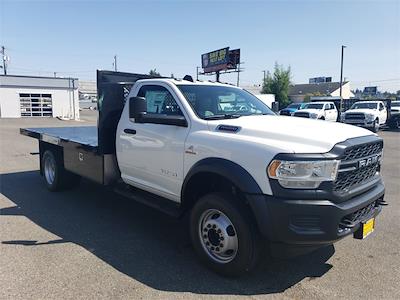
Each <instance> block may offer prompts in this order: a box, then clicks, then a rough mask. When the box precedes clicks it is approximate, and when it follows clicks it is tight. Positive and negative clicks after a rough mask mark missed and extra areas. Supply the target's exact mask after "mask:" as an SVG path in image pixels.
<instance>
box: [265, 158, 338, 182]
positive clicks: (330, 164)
mask: <svg viewBox="0 0 400 300" xmlns="http://www.w3.org/2000/svg"><path fill="white" fill-rule="evenodd" d="M338 167H339V160H318V161H281V160H273V161H272V162H271V163H270V165H269V166H268V176H269V178H273V179H277V180H278V182H279V184H280V185H281V186H282V187H284V188H289V189H315V188H317V187H318V186H319V185H320V184H321V182H322V181H334V180H336V175H337V171H338Z"/></svg>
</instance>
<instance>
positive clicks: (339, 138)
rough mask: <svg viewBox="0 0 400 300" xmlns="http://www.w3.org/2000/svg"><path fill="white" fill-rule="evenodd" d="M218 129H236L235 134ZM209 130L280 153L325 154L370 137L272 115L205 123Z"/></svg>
mask: <svg viewBox="0 0 400 300" xmlns="http://www.w3.org/2000/svg"><path fill="white" fill-rule="evenodd" d="M219 125H228V126H229V125H230V126H236V127H239V130H238V131H237V132H236V133H233V132H229V131H223V130H220V129H218V128H219ZM208 126H209V130H211V131H213V132H218V134H222V135H230V137H231V138H232V139H240V140H244V141H245V142H253V143H257V144H263V145H265V146H266V147H268V148H276V150H277V151H278V152H282V153H284V152H285V153H325V152H328V151H329V150H331V149H332V148H333V146H334V145H335V144H337V143H340V142H343V141H345V140H347V139H351V138H355V137H360V136H367V135H372V133H371V131H369V130H366V129H363V128H359V127H356V126H352V125H347V124H343V123H336V122H326V121H320V120H311V119H305V118H293V117H286V116H275V115H257V116H256V115H253V116H242V117H240V118H237V119H227V120H213V121H208Z"/></svg>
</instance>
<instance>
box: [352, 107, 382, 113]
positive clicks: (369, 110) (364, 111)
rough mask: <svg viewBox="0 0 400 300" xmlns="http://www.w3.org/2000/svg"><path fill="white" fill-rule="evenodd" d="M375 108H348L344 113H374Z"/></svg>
mask: <svg viewBox="0 0 400 300" xmlns="http://www.w3.org/2000/svg"><path fill="white" fill-rule="evenodd" d="M377 111H378V110H377V109H368V108H357V109H349V110H347V111H346V112H345V114H346V113H363V114H376V113H377Z"/></svg>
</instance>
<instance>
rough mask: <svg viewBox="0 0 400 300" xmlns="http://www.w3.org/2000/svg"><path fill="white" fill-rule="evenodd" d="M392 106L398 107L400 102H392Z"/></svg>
mask: <svg viewBox="0 0 400 300" xmlns="http://www.w3.org/2000/svg"><path fill="white" fill-rule="evenodd" d="M392 106H396V107H399V106H400V102H397V101H396V102H392Z"/></svg>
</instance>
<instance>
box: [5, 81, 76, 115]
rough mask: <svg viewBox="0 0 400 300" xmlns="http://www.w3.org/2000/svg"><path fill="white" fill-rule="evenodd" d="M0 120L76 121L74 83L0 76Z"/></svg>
mask: <svg viewBox="0 0 400 300" xmlns="http://www.w3.org/2000/svg"><path fill="white" fill-rule="evenodd" d="M0 117H1V118H20V117H61V118H68V119H75V120H78V119H79V95H78V79H76V78H57V77H38V76H16V75H0Z"/></svg>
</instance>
